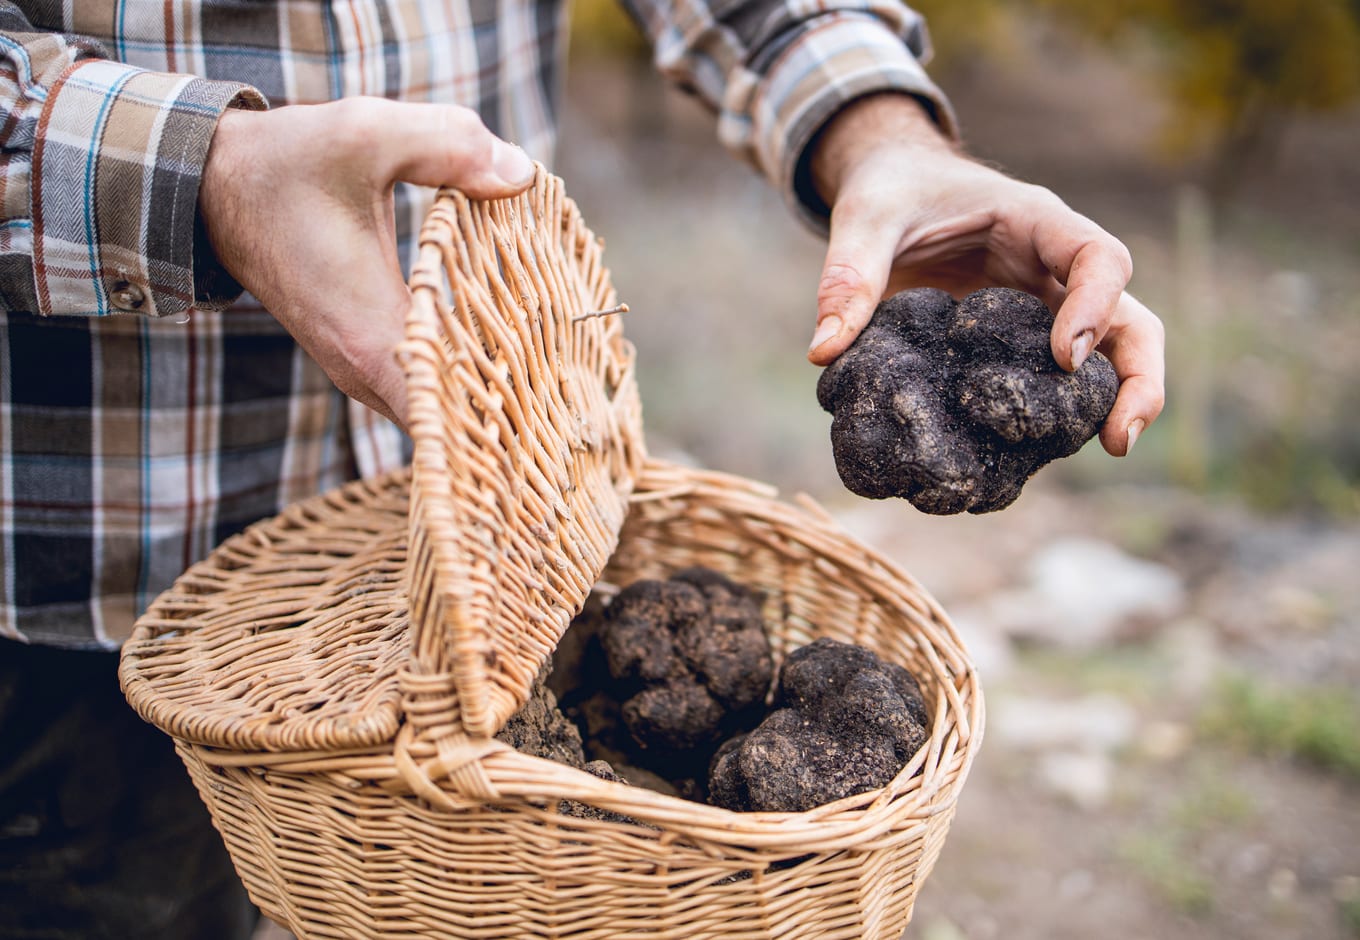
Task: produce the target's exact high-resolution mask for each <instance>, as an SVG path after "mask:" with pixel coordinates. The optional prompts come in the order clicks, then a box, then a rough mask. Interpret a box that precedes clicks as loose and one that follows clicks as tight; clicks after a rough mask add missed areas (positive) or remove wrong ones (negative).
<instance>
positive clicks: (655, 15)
mask: <svg viewBox="0 0 1360 940" xmlns="http://www.w3.org/2000/svg"><path fill="white" fill-rule="evenodd" d="M625 3H626V5H627V6H628V9H629V12H630V13H631V14H632V15H633V17H634V18H635V19H636V20H637V21H638V22H639V23H640V24H641V25H642V27H643V29H644V30H645V31H646V32H647V33H648V35H649V36H650V37H651V40H652V43H653V48H654V50H655V61H656V64H657V67H658V68H659V69H660V70H661V72H662V73H663V74H664V75H666V76H668V77H669V78H671V79H672V80H674V81H676V82H677V83H678V84H679V85H680V86H681V87H682V88H685V89H687V90H690V91H693V92H694V93H696V94H697V95H698V96H699V97H700V98H701V99H702V100H703V101H705V102H706V103H707V104H708V105H709V106H710V107H711V108H713V109H714V110H715V111H716V112H717V114H718V136H719V138H720V139H721V140H722V142H723V143H724V144H725V145H726V146H727V147H728V148H729V149H731V150H733V151H734V152H735V153H736V154H737V155H738V156H740V157H741V158H743V159H744V160H746V161H747V162H749V163H751V164H752V165H754V166H755V167H756V168H758V169H759V170H760V171H761V172H762V173H764V174H765V176H767V177H768V178H769V179H770V180H771V182H773V183H774V184H775V185H776V186H778V187H779V188H780V190H781V191H782V192H783V193H784V194H785V196H786V198H787V199H788V201H789V202H790V204H791V205H792V206H793V208H794V209H795V210H796V211H797V212H798V213H799V215H800V216H801V217H802V218H803V219H804V220H805V221H807V222H808V223H809V224H810V225H812V226H813V227H814V228H818V229H820V230H822V231H825V229H826V225H827V221H828V218H829V215H830V208H829V207H828V206H826V205H825V203H823V202H822V201H821V200H820V199H819V198H818V197H817V195H816V193H815V192H813V190H812V187H811V186H810V185H809V181H808V179H807V178H806V176H807V174H806V173H805V172H802V171H803V170H805V167H804V161H805V156H806V151H807V150H808V147H809V145H810V144H811V143H812V141H813V140H814V139H815V137H816V135H817V132H818V131H819V130H820V129H821V128H822V126H823V125H824V124H825V123H826V122H827V120H828V119H829V118H830V117H831V116H832V115H834V114H835V113H836V112H837V111H838V110H840V109H841V108H843V107H844V106H845V105H847V104H849V103H850V102H851V101H853V100H855V99H856V98H860V97H863V96H865V95H869V94H873V93H876V92H883V91H897V92H901V93H904V94H909V95H913V96H915V97H916V98H917V99H918V100H920V101H921V103H922V104H924V105H925V107H926V109H927V111H929V112H930V114H931V116H932V117H933V118H934V119H935V122H936V123H937V124H938V125H939V126H940V128H941V130H943V131H944V132H945V133H946V134H948V135H949V136H951V137H957V124H956V121H955V118H954V113H953V110H952V108H951V107H950V105H949V101H948V99H946V98H945V96H944V94H943V92H941V91H940V90H939V88H937V87H936V86H935V84H934V82H932V81H931V80H930V78H929V77H928V76H927V75H926V72H925V69H924V67H923V63H924V62H925V61H926V60H927V59H928V58H929V56H930V40H929V36H928V34H927V32H926V27H925V21H924V19H923V18H922V17H921V15H920V14H918V13H917V12H916V11H914V10H912V9H910V8H909V7H907V6H905V5H903V4H902V3H900V2H897V0H625Z"/></svg>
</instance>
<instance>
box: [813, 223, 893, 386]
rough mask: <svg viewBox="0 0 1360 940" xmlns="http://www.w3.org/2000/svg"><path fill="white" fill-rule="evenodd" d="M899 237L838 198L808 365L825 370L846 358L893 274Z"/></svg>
mask: <svg viewBox="0 0 1360 940" xmlns="http://www.w3.org/2000/svg"><path fill="white" fill-rule="evenodd" d="M897 239H898V234H897V233H890V232H888V231H885V226H884V225H883V223H881V222H880V221H879V220H878V219H876V218H875V214H874V213H871V212H868V211H864V210H862V209H860V208H857V205H856V202H855V201H853V200H851V199H849V198H842V200H841V201H840V202H839V203H838V204H837V205H836V208H835V210H833V211H832V213H831V238H830V242H829V243H828V245H827V251H826V263H825V264H824V265H823V266H822V277H821V280H820V282H819V283H818V285H817V329H816V332H815V333H814V334H813V337H812V345H811V346H810V347H809V349H808V359H810V360H811V361H812V362H813V363H814V364H816V365H819V366H824V365H828V364H830V363H831V362H833V361H834V360H835V359H836V357H837V356H839V355H840V354H841V353H843V352H845V350H846V349H847V348H849V346H850V344H851V343H852V342H854V339H855V337H856V336H858V335H859V334H860V331H861V330H863V329H864V327H865V326H866V325H867V324H868V322H869V319H870V318H871V317H872V316H873V315H874V308H875V307H876V306H878V302H879V301H880V300H881V299H882V298H883V293H884V291H885V290H886V289H887V287H888V276H889V275H890V274H891V272H892V262H893V255H894V251H895V247H896V242H897Z"/></svg>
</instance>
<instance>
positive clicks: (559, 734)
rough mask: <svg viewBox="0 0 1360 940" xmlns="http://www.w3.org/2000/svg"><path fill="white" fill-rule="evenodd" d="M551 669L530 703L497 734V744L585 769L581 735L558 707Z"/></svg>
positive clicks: (534, 689) (537, 681)
mask: <svg viewBox="0 0 1360 940" xmlns="http://www.w3.org/2000/svg"><path fill="white" fill-rule="evenodd" d="M547 679H548V668H547V667H545V668H544V669H542V670H540V671H539V673H538V675H537V676H535V677H534V684H533V686H532V687H531V688H530V690H529V700H528V701H526V702H525V703H524V705H523V706H522V707H521V708H520V710H519V711H517V712H515V713H514V714H513V715H511V716H510V719H509V720H508V721H507V722H506V723H505V726H504V727H502V728H501V730H500V731H499V732H497V734H496V740H498V741H501V742H503V743H505V744H508V745H510V746H511V747H513V748H514V749H515V750H517V751H520V752H522V753H524V754H532V755H533V756H534V757H545V758H547V759H548V760H553V761H557V762H558V763H559V764H566V765H567V766H568V767H576V768H578V769H580V768H584V767H585V765H586V756H585V752H584V751H583V750H582V748H581V732H580V730H579V729H578V728H577V727H576V725H574V724H572V722H571V721H570V720H568V718H567V717H566V715H564V714H562V711H561V710H560V709H559V708H558V707H557V698H556V697H555V696H554V695H553V693H552V690H551V689H549V688H548V684H547Z"/></svg>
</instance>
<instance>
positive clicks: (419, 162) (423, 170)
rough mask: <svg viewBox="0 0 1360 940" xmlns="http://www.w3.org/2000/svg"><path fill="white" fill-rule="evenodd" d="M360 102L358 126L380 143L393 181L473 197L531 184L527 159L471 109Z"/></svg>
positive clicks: (530, 165)
mask: <svg viewBox="0 0 1360 940" xmlns="http://www.w3.org/2000/svg"><path fill="white" fill-rule="evenodd" d="M358 100H360V101H361V102H362V104H361V105H360V107H362V108H365V109H366V111H365V113H364V114H363V115H362V116H361V118H359V122H360V123H361V124H362V125H363V126H366V127H368V128H370V129H371V130H372V131H373V132H375V139H383V141H384V143H383V151H382V152H383V153H384V154H385V155H386V159H387V165H386V175H387V177H388V179H389V180H391V181H395V180H404V181H405V182H408V183H415V184H417V185H420V186H452V187H455V188H457V189H460V190H462V191H463V192H464V193H466V194H467V195H469V196H471V197H472V198H474V199H497V198H502V197H505V196H513V195H514V194H515V193H518V192H522V191H523V190H524V189H525V188H526V187H528V186H529V184H530V183H532V182H533V181H534V176H535V172H536V168H535V166H534V162H533V161H532V160H530V159H529V155H528V154H526V153H525V152H524V151H523V150H521V149H520V148H519V147H517V146H515V145H514V144H511V143H509V142H507V141H504V140H502V139H501V138H499V137H497V136H496V135H495V134H493V133H491V131H489V130H488V129H487V127H486V125H485V124H483V123H482V119H481V117H479V116H478V114H477V112H475V111H473V110H471V109H470V108H463V107H458V106H457V105H441V104H425V103H417V102H401V101H388V100H386V99H381V98H365V99H358Z"/></svg>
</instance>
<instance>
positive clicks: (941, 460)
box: [817, 287, 1119, 515]
mask: <svg viewBox="0 0 1360 940" xmlns="http://www.w3.org/2000/svg"><path fill="white" fill-rule="evenodd" d="M1052 326H1053V316H1052V314H1050V313H1049V310H1048V308H1047V307H1046V306H1045V305H1044V303H1043V301H1041V300H1039V299H1038V298H1036V297H1031V296H1030V295H1029V294H1025V293H1022V292H1021V291H1016V290H1009V289H1006V288H999V287H998V288H988V289H986V290H980V291H977V292H976V293H973V294H970V295H968V296H967V297H965V298H964V299H963V300H961V301H959V302H958V303H955V302H954V300H953V298H952V297H950V296H949V295H948V294H946V293H945V292H943V291H939V290H934V289H931V288H920V289H914V290H907V291H903V292H901V293H899V294H897V295H895V296H893V297H891V298H889V299H888V300H885V301H884V302H883V303H881V304H879V305H878V309H876V310H875V311H874V316H873V319H872V320H871V321H870V322H869V325H868V326H867V327H865V329H864V331H863V332H862V333H860V335H859V337H858V338H857V339H856V340H855V342H854V344H853V345H852V346H851V347H850V348H849V349H848V350H846V351H845V353H844V354H842V355H841V356H840V357H839V358H838V359H837V360H836V361H835V362H833V363H832V364H831V365H829V366H827V367H826V369H825V371H823V372H822V375H821V378H820V379H819V380H818V382H817V400H818V402H820V403H821V406H822V407H823V408H824V409H826V410H827V411H829V412H831V413H832V414H833V415H834V418H833V420H832V423H831V444H832V450H833V452H834V454H835V458H836V469H837V471H838V472H839V473H840V477H841V481H842V482H843V483H844V484H845V486H846V488H847V489H849V490H850V491H851V492H853V493H856V494H858V495H860V496H866V497H868V498H870V499H884V498H886V497H889V496H901V497H904V498H905V499H907V500H909V501H910V502H911V504H912V505H913V506H915V507H916V508H917V509H920V510H921V511H922V512H928V513H935V514H940V515H946V514H950V513H957V512H964V511H965V510H966V511H968V512H972V513H982V512H992V511H994V510H997V509H1004V508H1005V507H1007V506H1009V505H1010V504H1011V503H1013V502H1014V501H1015V499H1016V497H1018V496H1019V495H1020V489H1021V487H1023V486H1024V484H1025V481H1026V480H1028V479H1029V478H1030V477H1031V476H1033V475H1034V473H1035V472H1036V471H1037V470H1038V469H1039V468H1040V467H1042V466H1043V465H1044V464H1046V463H1048V462H1050V461H1052V460H1056V459H1058V458H1060V457H1066V456H1069V455H1070V454H1074V453H1076V452H1077V451H1078V450H1080V449H1081V446H1082V445H1083V444H1085V443H1086V442H1087V441H1088V440H1090V439H1091V438H1092V437H1094V436H1095V434H1096V433H1097V432H1098V431H1099V430H1100V426H1101V424H1103V423H1104V421H1105V416H1106V415H1108V414H1109V413H1110V409H1111V408H1112V407H1113V406H1114V400H1115V395H1116V394H1117V392H1118V390H1119V381H1118V378H1117V377H1116V376H1115V372H1114V367H1113V366H1111V365H1110V363H1109V361H1108V360H1107V359H1106V358H1105V357H1104V356H1102V355H1101V354H1100V353H1097V352H1093V353H1091V355H1090V356H1089V357H1088V358H1087V360H1086V362H1085V363H1083V364H1082V366H1081V368H1079V369H1078V370H1077V371H1076V372H1071V373H1069V372H1065V371H1064V370H1063V369H1062V368H1060V367H1059V366H1058V364H1057V362H1056V361H1054V359H1053V354H1052V352H1051V350H1050V346H1049V331H1050V330H1051V328H1052Z"/></svg>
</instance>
